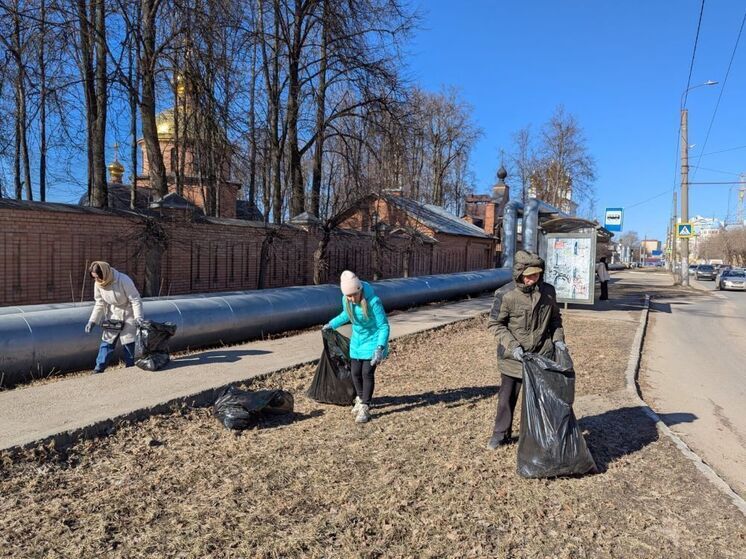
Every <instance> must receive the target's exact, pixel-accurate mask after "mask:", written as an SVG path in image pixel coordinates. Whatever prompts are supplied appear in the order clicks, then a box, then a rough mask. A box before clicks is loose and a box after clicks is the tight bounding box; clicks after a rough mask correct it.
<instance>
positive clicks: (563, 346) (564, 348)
mask: <svg viewBox="0 0 746 559" xmlns="http://www.w3.org/2000/svg"><path fill="white" fill-rule="evenodd" d="M554 347H556V348H557V349H559V350H560V351H567V344H566V343H565V342H561V341H556V342H554Z"/></svg>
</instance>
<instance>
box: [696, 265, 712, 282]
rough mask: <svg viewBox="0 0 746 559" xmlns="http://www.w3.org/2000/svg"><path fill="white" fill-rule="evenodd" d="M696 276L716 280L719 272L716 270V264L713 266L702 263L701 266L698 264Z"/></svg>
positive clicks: (699, 278)
mask: <svg viewBox="0 0 746 559" xmlns="http://www.w3.org/2000/svg"><path fill="white" fill-rule="evenodd" d="M694 276H695V277H696V278H697V279H698V280H702V279H708V280H712V281H715V276H717V272H716V271H715V268H714V266H712V264H700V265H699V266H697V269H696V270H695V272H694Z"/></svg>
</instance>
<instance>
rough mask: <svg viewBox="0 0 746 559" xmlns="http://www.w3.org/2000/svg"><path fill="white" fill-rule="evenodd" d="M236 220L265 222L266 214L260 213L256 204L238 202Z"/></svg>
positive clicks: (246, 201) (244, 201) (245, 201)
mask: <svg viewBox="0 0 746 559" xmlns="http://www.w3.org/2000/svg"><path fill="white" fill-rule="evenodd" d="M236 218H237V219H245V220H246V221H264V214H263V213H262V212H260V211H259V208H257V207H256V204H254V202H250V201H249V200H236Z"/></svg>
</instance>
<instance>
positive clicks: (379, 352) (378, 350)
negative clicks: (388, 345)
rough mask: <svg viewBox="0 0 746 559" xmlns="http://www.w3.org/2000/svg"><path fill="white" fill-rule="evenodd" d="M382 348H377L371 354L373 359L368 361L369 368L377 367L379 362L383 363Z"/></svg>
mask: <svg viewBox="0 0 746 559" xmlns="http://www.w3.org/2000/svg"><path fill="white" fill-rule="evenodd" d="M383 359H384V357H383V347H382V346H380V345H379V346H378V347H377V348H376V350H375V351H374V352H373V359H371V360H370V366H371V367H375V366H376V365H378V364H379V363H380V362H381V361H383Z"/></svg>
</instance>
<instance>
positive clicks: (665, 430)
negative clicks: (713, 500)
mask: <svg viewBox="0 0 746 559" xmlns="http://www.w3.org/2000/svg"><path fill="white" fill-rule="evenodd" d="M649 313H650V295H645V303H644V306H643V309H642V315H641V316H640V325H639V326H638V327H637V332H636V333H635V339H634V341H633V342H632V350H631V351H630V356H629V361H628V362H627V371H626V373H625V375H626V379H627V390H628V391H629V392H630V394H631V395H632V398H633V399H634V400H635V401H636V403H637V404H639V405H640V406H641V407H642V410H643V411H644V412H645V414H646V415H647V416H648V417H650V419H652V420H653V421H654V422H655V424H656V427H657V429H658V432H659V433H661V434H663V435H665V436H666V437H668V438H669V439H671V441H672V442H673V443H674V444H675V445H676V447H677V448H678V449H679V450H680V451H681V453H682V454H683V455H684V456H685V457H686V458H688V459H689V460H691V461H692V462H693V463H694V466H695V467H696V468H697V469H698V470H699V471H700V472H701V473H702V474H703V475H704V476H705V478H707V480H708V481H709V482H710V483H712V484H713V485H714V486H715V487H717V488H718V489H719V490H720V491H721V492H722V493H723V494H724V495H726V496H727V497H729V498H730V500H731V501H732V502H733V504H734V505H735V506H736V508H738V510H740V511H741V513H742V514H743V515H744V516H746V500H744V499H743V497H741V496H740V495H739V494H738V493H736V492H735V491H733V489H732V488H731V486H730V485H728V483H727V482H726V481H725V480H724V479H723V478H721V477H720V476H719V475H718V474H717V472H715V470H713V469H712V468H711V467H710V466H709V465H708V464H707V463H706V462H705V461H704V460H702V458H700V457H699V456H698V455H697V454H696V453H695V452H694V451H693V450H692V449H691V448H689V446H688V445H687V444H686V443H685V442H684V441H683V440H681V438H679V436H678V435H676V434H675V433H674V432H673V431H671V429H670V428H669V427H668V425H666V424H665V423H663V421H662V420H661V418H660V417H659V416H658V414H657V413H655V412H654V411H653V409H652V408H651V407H650V406H648V405H647V404H646V403H645V400H643V399H642V394H641V392H640V389H639V386H638V384H637V380H638V373H639V371H640V359H641V357H642V346H643V343H644V341H645V332H646V330H647V325H648V314H649Z"/></svg>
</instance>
